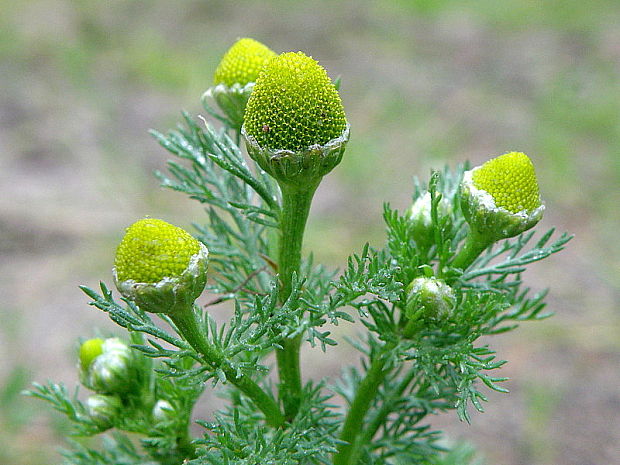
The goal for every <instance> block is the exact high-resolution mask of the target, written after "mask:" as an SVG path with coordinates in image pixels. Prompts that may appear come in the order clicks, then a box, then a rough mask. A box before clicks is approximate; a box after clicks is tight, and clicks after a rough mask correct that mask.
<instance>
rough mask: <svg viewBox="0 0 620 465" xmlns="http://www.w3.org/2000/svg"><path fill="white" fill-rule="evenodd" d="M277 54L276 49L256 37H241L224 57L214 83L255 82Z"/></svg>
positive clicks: (229, 84)
mask: <svg viewBox="0 0 620 465" xmlns="http://www.w3.org/2000/svg"><path fill="white" fill-rule="evenodd" d="M275 56H276V53H275V52H274V51H272V50H271V49H270V48H269V47H267V46H265V45H263V44H261V43H260V42H258V41H256V40H254V39H248V38H243V39H239V40H238V41H237V42H235V44H234V45H233V46H232V47H230V49H228V51H227V52H226V54H224V56H223V57H222V61H220V64H219V65H218V67H217V69H216V70H215V75H214V77H213V83H214V84H215V85H217V84H224V85H226V86H228V87H231V86H232V85H233V84H235V83H238V84H240V85H242V86H244V85H246V84H247V83H249V82H255V81H256V78H258V73H259V72H260V70H261V69H262V67H263V66H264V65H265V63H266V62H267V61H269V60H270V59H271V58H273V57H275Z"/></svg>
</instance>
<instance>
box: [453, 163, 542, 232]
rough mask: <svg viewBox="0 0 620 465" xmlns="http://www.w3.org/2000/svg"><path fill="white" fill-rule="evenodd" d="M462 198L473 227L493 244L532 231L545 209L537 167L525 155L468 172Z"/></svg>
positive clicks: (462, 188) (462, 189) (464, 177)
mask: <svg viewBox="0 0 620 465" xmlns="http://www.w3.org/2000/svg"><path fill="white" fill-rule="evenodd" d="M460 195H461V207H462V209H463V213H464V215H465V218H466V219H467V221H468V223H469V225H470V227H471V228H472V229H473V230H475V231H476V232H477V233H478V234H480V235H481V236H483V237H486V238H487V240H489V241H491V242H493V241H496V240H499V239H506V238H509V237H514V236H516V235H518V234H521V233H522V232H524V231H527V230H528V229H530V228H532V227H533V226H534V225H536V223H538V222H539V221H540V219H541V218H542V214H543V211H544V209H545V207H544V205H543V204H542V202H541V200H540V193H539V190H538V182H537V180H536V173H535V172H534V165H532V162H531V160H530V159H529V158H528V156H527V155H525V154H524V153H521V152H510V153H506V154H504V155H501V156H499V157H497V158H493V159H491V160H489V161H487V162H486V163H484V164H483V165H482V166H478V167H476V168H473V169H472V170H469V171H466V172H465V173H464V175H463V181H462V182H461V189H460Z"/></svg>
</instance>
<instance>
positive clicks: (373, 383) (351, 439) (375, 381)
mask: <svg viewBox="0 0 620 465" xmlns="http://www.w3.org/2000/svg"><path fill="white" fill-rule="evenodd" d="M391 347H393V345H391ZM387 350H388V348H387V347H386V348H385V349H384V352H382V353H381V354H379V355H378V356H377V358H375V359H374V360H373V361H372V363H371V365H370V368H369V369H368V371H367V372H366V377H365V378H364V379H363V380H362V382H361V383H360V384H359V386H358V388H357V392H356V393H355V398H354V399H353V402H352V403H351V407H350V408H349V412H348V413H347V417H346V419H345V422H344V426H343V427H342V432H341V433H340V440H341V441H344V443H342V444H340V445H339V446H338V450H337V452H336V454H335V455H334V465H354V464H355V462H354V460H357V458H356V456H357V455H358V454H359V451H358V449H359V447H360V445H357V447H356V443H357V438H358V436H359V435H360V434H361V433H362V431H363V427H364V418H365V417H366V413H368V409H369V408H370V404H371V403H372V401H373V399H374V398H375V396H376V395H377V390H378V389H379V386H380V385H381V383H382V382H383V380H384V378H385V375H386V374H387V373H388V370H386V369H385V362H386V359H387V357H384V356H383V355H384V354H385V351H387Z"/></svg>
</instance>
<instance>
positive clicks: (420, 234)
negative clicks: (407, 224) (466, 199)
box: [407, 192, 452, 247]
mask: <svg viewBox="0 0 620 465" xmlns="http://www.w3.org/2000/svg"><path fill="white" fill-rule="evenodd" d="M431 201H432V198H431V193H430V192H425V193H424V195H421V196H420V197H418V198H417V199H416V201H415V202H413V205H411V207H410V208H409V211H408V212H407V213H408V216H409V219H410V220H411V226H412V232H413V239H414V240H415V242H416V244H417V245H418V246H420V247H429V246H430V245H432V244H433V243H434V240H435V238H434V237H432V225H433V218H432V215H431ZM437 208H438V213H439V214H440V215H441V216H446V215H448V214H450V211H451V210H452V207H451V205H450V202H448V200H446V199H445V198H443V197H442V198H441V200H440V201H439V204H438V206H437Z"/></svg>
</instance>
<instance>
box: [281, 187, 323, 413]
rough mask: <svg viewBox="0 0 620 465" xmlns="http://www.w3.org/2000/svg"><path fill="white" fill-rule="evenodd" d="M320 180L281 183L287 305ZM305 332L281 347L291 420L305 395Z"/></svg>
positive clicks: (283, 286)
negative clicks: (302, 357)
mask: <svg viewBox="0 0 620 465" xmlns="http://www.w3.org/2000/svg"><path fill="white" fill-rule="evenodd" d="M317 187H318V182H317V183H316V184H312V185H309V186H304V187H299V186H294V187H291V186H288V185H285V184H281V185H280V189H281V191H282V209H281V211H280V238H279V239H280V240H279V245H278V274H279V276H280V295H279V300H280V303H281V304H284V303H285V302H286V300H287V299H288V298H289V296H290V295H291V290H292V278H293V274H296V275H297V276H299V268H300V265H301V246H302V243H303V238H304V230H305V228H306V221H307V220H308V213H309V212H310V205H311V203H312V197H313V196H314V192H315V191H316V188H317ZM301 339H302V337H301V335H298V336H295V337H293V338H288V339H284V340H283V341H281V342H280V345H281V346H282V348H281V349H277V351H276V358H277V361H278V375H279V377H280V399H281V400H282V403H283V406H284V414H285V416H286V419H287V420H289V421H290V420H292V419H293V418H294V417H295V415H296V414H297V411H298V409H299V402H300V398H301V370H300V366H299V351H300V346H301Z"/></svg>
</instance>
